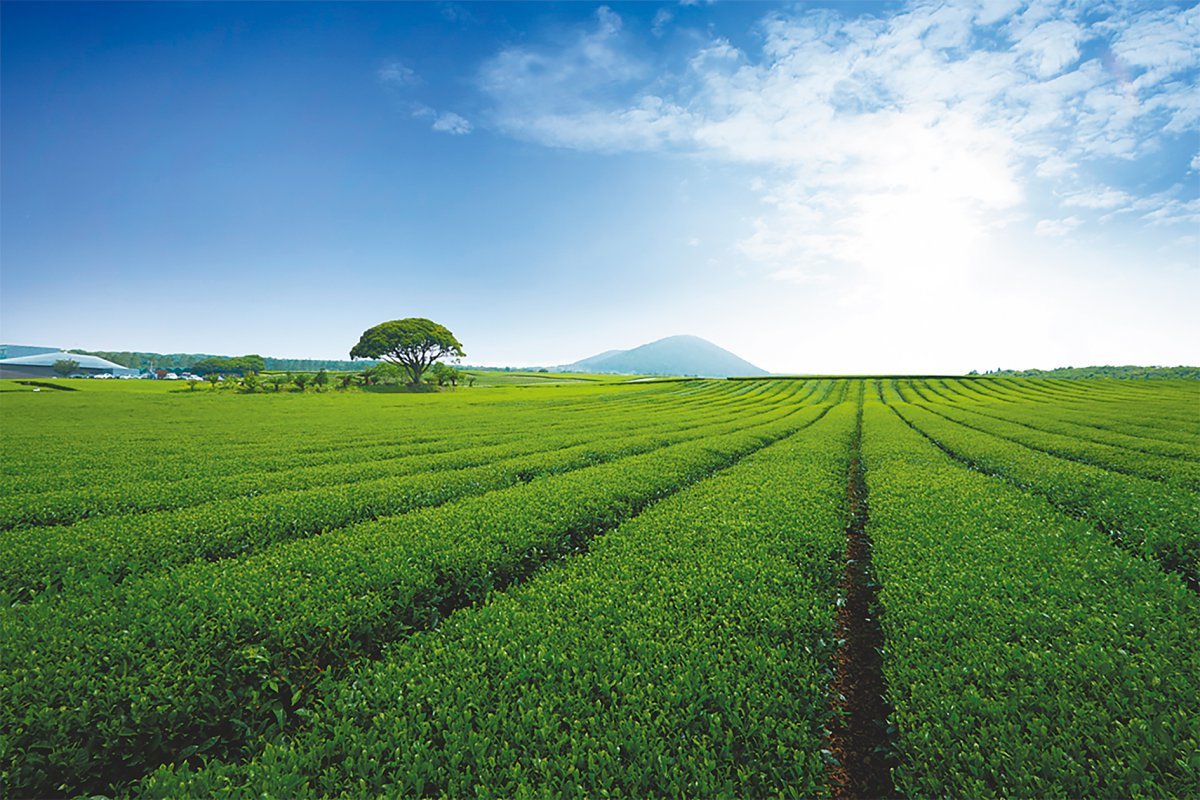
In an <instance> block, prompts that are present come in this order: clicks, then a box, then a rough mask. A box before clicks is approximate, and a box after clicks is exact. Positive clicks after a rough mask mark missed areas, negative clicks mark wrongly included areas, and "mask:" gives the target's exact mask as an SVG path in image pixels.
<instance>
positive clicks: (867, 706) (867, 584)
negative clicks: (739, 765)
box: [829, 401, 895, 800]
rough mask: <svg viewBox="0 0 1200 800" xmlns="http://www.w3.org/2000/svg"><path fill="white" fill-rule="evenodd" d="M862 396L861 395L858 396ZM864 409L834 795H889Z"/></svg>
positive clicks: (851, 499) (850, 486)
mask: <svg viewBox="0 0 1200 800" xmlns="http://www.w3.org/2000/svg"><path fill="white" fill-rule="evenodd" d="M860 402H861V401H860ZM861 441H862V409H861V406H860V408H859V421H858V429H857V430H856V432H855V438H854V443H853V445H852V448H853V449H852V457H851V460H850V469H849V475H848V477H847V481H846V499H847V502H848V504H849V508H850V525H849V526H848V527H847V528H846V569H845V572H844V573H843V576H842V582H841V587H840V588H841V595H842V597H844V598H845V602H844V603H843V604H842V605H841V607H840V608H838V611H837V631H838V633H837V636H838V639H839V641H841V642H842V644H841V645H840V646H839V647H838V650H837V652H836V653H835V655H834V683H833V693H834V711H835V712H836V713H837V715H838V721H837V723H836V724H835V725H834V728H833V731H832V732H831V734H830V746H829V749H830V751H831V752H832V753H833V756H834V758H835V759H836V764H835V765H834V766H833V767H832V768H831V769H830V785H831V788H832V789H833V796H834V798H835V800H861V799H862V798H881V797H892V796H894V795H895V790H894V789H893V787H892V776H891V766H892V763H891V753H892V749H891V747H890V746H889V736H888V732H887V715H888V707H887V703H886V702H885V701H884V693H885V689H886V686H885V684H884V681H883V670H882V658H881V656H880V654H879V648H880V647H881V646H882V644H883V636H882V633H881V631H880V628H879V620H878V618H877V615H876V612H877V604H876V587H875V583H874V581H873V580H872V577H871V540H870V538H869V537H868V536H867V533H866V523H867V485H866V478H865V472H864V470H863V465H862V460H861V458H860V456H859V445H860V443H861Z"/></svg>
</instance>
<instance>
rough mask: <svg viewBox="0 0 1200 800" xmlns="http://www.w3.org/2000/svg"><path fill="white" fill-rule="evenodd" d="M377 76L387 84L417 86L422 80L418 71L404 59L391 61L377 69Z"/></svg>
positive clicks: (381, 81)
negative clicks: (403, 60) (406, 64)
mask: <svg viewBox="0 0 1200 800" xmlns="http://www.w3.org/2000/svg"><path fill="white" fill-rule="evenodd" d="M375 77H376V78H378V79H379V82H380V83H382V84H384V85H385V86H396V87H401V86H415V85H417V84H418V83H420V82H421V79H420V78H419V77H418V76H417V73H416V72H414V71H413V69H412V68H411V67H408V66H405V64H404V62H402V61H389V62H388V63H386V64H384V65H383V66H382V67H380V68H379V69H378V70H377V71H376V73H375Z"/></svg>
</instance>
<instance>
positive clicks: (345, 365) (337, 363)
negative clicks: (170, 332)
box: [70, 350, 378, 372]
mask: <svg viewBox="0 0 1200 800" xmlns="http://www.w3.org/2000/svg"><path fill="white" fill-rule="evenodd" d="M70 352H72V353H79V354H82V355H88V356H99V357H100V358H105V359H108V360H109V361H111V362H113V363H114V364H120V365H121V366H122V367H129V368H131V369H145V370H151V369H165V370H170V371H172V372H180V371H187V372H195V371H196V370H195V365H196V364H197V363H198V362H201V361H205V360H208V359H228V358H230V357H229V356H218V355H213V354H211V353H135V352H130V351H126V350H119V351H112V350H71V351H70ZM240 357H241V358H245V356H240ZM255 357H256V358H263V357H261V356H255ZM373 363H378V362H372V361H365V362H364V361H348V360H339V359H314V358H269V357H268V358H263V364H264V366H263V367H262V369H260V370H256V371H258V372H261V371H263V370H270V371H272V372H274V371H282V372H301V371H303V372H318V371H320V370H328V371H329V372H350V371H358V370H361V369H362V368H363V367H364V366H367V365H370V364H373Z"/></svg>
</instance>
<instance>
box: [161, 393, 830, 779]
mask: <svg viewBox="0 0 1200 800" xmlns="http://www.w3.org/2000/svg"><path fill="white" fill-rule="evenodd" d="M853 423H854V409H853V407H851V406H850V405H849V404H845V405H842V406H839V407H838V409H836V410H835V411H833V412H831V413H830V414H829V415H828V416H827V417H826V418H825V419H824V420H822V421H821V422H820V423H819V424H818V425H814V426H813V427H811V428H809V429H807V430H805V431H803V432H802V433H799V434H797V435H796V436H794V437H792V438H789V439H786V440H783V441H781V442H777V443H775V444H773V445H771V446H769V447H766V448H764V449H763V450H761V451H759V452H758V453H755V454H754V455H752V456H749V457H748V458H746V459H745V460H743V461H742V462H740V463H739V464H737V465H736V466H734V467H732V468H730V469H729V470H727V471H725V472H723V473H721V474H719V475H717V476H716V477H714V478H711V479H709V480H706V481H704V482H702V483H700V484H697V485H695V486H693V487H691V488H690V489H688V490H686V491H684V492H681V493H680V494H678V495H676V496H674V497H672V498H670V499H668V500H666V501H664V502H662V503H660V504H658V505H656V506H655V507H654V508H652V509H650V510H649V511H647V512H646V513H644V514H642V515H641V516H639V517H638V518H636V519H634V520H632V521H630V522H626V523H624V524H623V525H621V526H620V527H619V528H617V529H616V530H614V531H612V532H611V533H609V534H608V535H607V536H605V537H604V539H603V540H601V541H599V542H598V543H597V544H596V545H595V546H594V547H593V548H592V549H591V551H590V552H588V554H587V555H584V556H580V557H578V558H575V559H571V560H570V561H568V562H566V563H565V564H564V565H562V566H561V567H560V568H558V569H554V570H550V571H548V572H547V573H546V574H543V575H540V576H538V577H537V578H535V579H534V580H531V581H529V582H527V583H525V584H523V585H522V586H521V587H519V588H517V589H514V590H512V591H509V592H506V593H505V594H504V595H503V596H500V597H497V598H495V599H494V600H493V601H492V602H490V603H488V604H486V605H484V606H481V607H479V608H476V609H471V610H468V611H464V612H461V613H458V614H455V615H454V616H453V617H452V618H451V619H450V620H448V621H447V623H446V624H445V625H443V626H441V627H439V628H438V629H437V630H435V631H432V632H429V633H426V634H420V635H418V636H416V637H413V639H411V640H410V641H408V642H406V643H405V644H404V645H402V646H400V647H397V648H395V649H393V650H391V651H389V652H388V653H387V655H386V656H385V658H384V659H383V660H382V661H381V662H380V663H378V664H376V665H372V666H371V667H370V668H368V669H366V670H363V671H361V672H360V673H358V674H357V675H355V676H354V677H353V679H347V680H344V681H341V682H339V683H337V684H336V685H335V686H331V687H329V688H328V689H327V691H326V696H325V697H324V698H323V699H322V701H321V702H320V703H319V704H318V705H317V706H316V707H315V708H314V709H313V710H312V715H313V724H312V726H311V728H310V729H308V730H306V731H304V732H303V733H302V734H300V735H299V736H297V737H295V738H294V739H292V740H290V741H286V742H284V743H281V744H277V745H269V746H268V747H267V748H266V752H264V753H262V754H261V755H259V756H258V757H257V758H256V759H255V760H254V761H252V762H251V763H249V764H246V765H242V766H234V765H228V764H225V765H218V764H213V765H210V766H209V767H208V768H206V769H203V770H200V771H199V772H193V771H190V770H189V769H187V768H186V767H184V768H182V769H180V770H178V771H174V772H173V771H171V770H169V769H163V770H162V771H160V772H159V773H157V774H156V775H154V776H153V777H151V778H150V779H148V780H147V781H145V782H144V783H143V784H142V785H141V786H140V787H139V791H138V793H139V794H140V795H142V796H147V797H181V796H187V797H197V796H203V797H229V796H252V795H253V796H264V795H265V796H279V797H283V796H286V797H309V796H358V795H360V794H362V793H367V794H385V795H390V796H403V797H422V796H450V797H522V796H554V797H605V796H626V797H650V796H656V797H661V796H670V797H681V796H682V797H686V796H692V797H732V796H750V797H768V796H778V795H790V796H797V797H813V796H820V795H822V794H825V793H826V792H827V791H828V789H827V786H826V781H825V773H826V770H827V761H826V756H824V755H823V751H824V748H825V747H826V743H825V729H826V727H827V726H828V725H829V724H830V723H831V721H832V720H831V715H832V712H831V711H830V705H829V700H828V697H827V692H828V689H827V687H828V685H829V682H830V680H831V675H830V663H831V660H832V653H833V647H834V630H833V627H834V626H833V620H834V613H833V609H834V606H835V595H836V592H837V580H838V578H839V576H840V573H841V564H840V556H841V548H842V547H843V546H844V538H843V531H844V528H845V524H846V512H845V501H844V497H843V495H844V492H845V474H846V460H847V453H848V446H849V439H850V436H851V433H852V431H853Z"/></svg>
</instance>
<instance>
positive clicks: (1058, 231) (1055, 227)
mask: <svg viewBox="0 0 1200 800" xmlns="http://www.w3.org/2000/svg"><path fill="white" fill-rule="evenodd" d="M1082 224H1083V220H1081V219H1080V218H1079V217H1074V216H1072V217H1067V218H1065V219H1043V220H1040V221H1038V224H1037V225H1036V226H1035V227H1034V229H1033V232H1034V233H1036V234H1037V235H1038V236H1066V235H1067V234H1068V233H1070V232H1071V231H1073V230H1075V229H1076V228H1078V227H1079V226H1080V225H1082Z"/></svg>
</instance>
